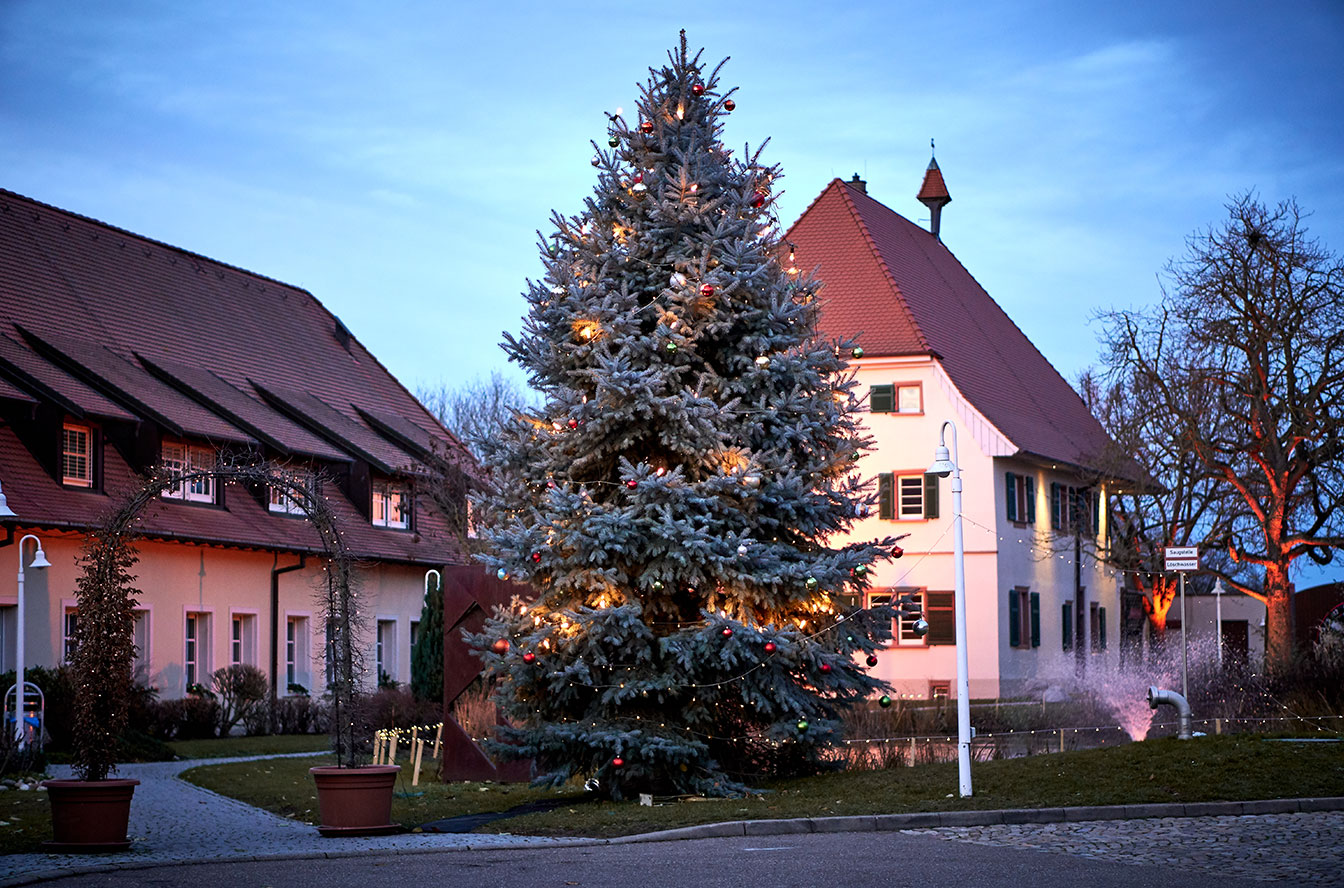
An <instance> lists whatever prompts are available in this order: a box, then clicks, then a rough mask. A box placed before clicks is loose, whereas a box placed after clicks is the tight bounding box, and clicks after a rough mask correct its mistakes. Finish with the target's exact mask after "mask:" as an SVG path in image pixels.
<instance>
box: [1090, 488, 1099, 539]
mask: <svg viewBox="0 0 1344 888" xmlns="http://www.w3.org/2000/svg"><path fill="white" fill-rule="evenodd" d="M1088 506H1089V507H1090V508H1089V511H1091V513H1092V536H1096V535H1097V534H1099V533H1101V491H1099V490H1093V491H1092V492H1091V493H1090V495H1089V496H1088Z"/></svg>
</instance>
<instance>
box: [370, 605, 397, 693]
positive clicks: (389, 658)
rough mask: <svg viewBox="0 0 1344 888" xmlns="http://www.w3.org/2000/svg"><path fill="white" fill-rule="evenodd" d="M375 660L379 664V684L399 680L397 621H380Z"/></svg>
mask: <svg viewBox="0 0 1344 888" xmlns="http://www.w3.org/2000/svg"><path fill="white" fill-rule="evenodd" d="M374 660H375V661H376V662H377V664H378V683H379V684H382V683H383V682H384V681H385V680H391V681H396V680H397V621H396V620H379V621H378V637H377V639H376V641H375V650H374Z"/></svg>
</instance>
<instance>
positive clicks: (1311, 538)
mask: <svg viewBox="0 0 1344 888" xmlns="http://www.w3.org/2000/svg"><path fill="white" fill-rule="evenodd" d="M1228 211H1229V217H1228V219H1227V221H1226V222H1224V223H1223V224H1222V225H1221V227H1218V228H1210V229H1209V230H1207V231H1205V232H1202V233H1200V234H1197V235H1195V236H1194V237H1192V238H1191V239H1190V242H1189V250H1188V253H1187V255H1186V257H1185V258H1184V259H1181V260H1179V261H1177V262H1174V263H1173V264H1172V265H1171V266H1170V267H1169V269H1168V279H1169V281H1170V286H1169V287H1168V288H1167V292H1166V293H1165V294H1164V298H1163V300H1162V302H1161V304H1160V305H1159V306H1157V307H1156V308H1154V309H1151V310H1147V311H1120V312H1114V313H1112V314H1110V315H1108V316H1107V321H1108V333H1107V336H1108V339H1109V342H1110V345H1111V347H1112V354H1111V371H1112V373H1114V374H1116V375H1117V378H1121V379H1131V380H1133V381H1134V384H1135V385H1136V386H1138V387H1139V388H1140V390H1141V391H1142V393H1143V400H1144V402H1145V403H1146V405H1148V406H1149V407H1150V408H1151V409H1152V410H1154V411H1155V412H1156V413H1158V414H1159V415H1162V416H1165V417H1167V420H1166V421H1168V422H1169V423H1170V426H1169V428H1170V434H1171V437H1172V438H1173V439H1174V440H1175V441H1177V442H1178V446H1179V450H1178V452H1179V455H1180V457H1181V458H1183V459H1189V460H1190V461H1191V462H1190V469H1191V472H1192V475H1191V477H1192V479H1198V481H1199V483H1212V484H1216V485H1218V487H1219V489H1220V490H1221V491H1222V492H1223V493H1225V495H1226V496H1225V499H1224V500H1222V502H1224V503H1225V504H1226V508H1227V509H1228V513H1227V517H1228V521H1229V527H1228V530H1227V533H1226V536H1225V539H1224V540H1222V541H1221V548H1223V550H1224V551H1225V552H1226V553H1227V555H1228V556H1229V557H1230V558H1231V559H1232V561H1233V562H1235V563H1236V564H1238V565H1242V566H1246V567H1249V568H1251V570H1252V572H1253V574H1255V575H1257V576H1258V577H1259V578H1261V580H1262V585H1261V588H1259V589H1257V588H1256V587H1255V585H1254V583H1253V582H1252V581H1248V580H1247V579H1246V578H1245V577H1244V576H1243V577H1242V578H1238V576H1237V575H1231V576H1228V577H1226V581H1227V582H1228V584H1229V585H1230V586H1232V587H1233V588H1235V589H1238V590H1240V591H1242V592H1245V593H1246V594H1248V595H1251V596H1252V597H1255V598H1257V599H1260V600H1262V601H1264V602H1265V605H1266V608H1267V612H1268V619H1267V635H1268V639H1267V645H1266V659H1267V662H1268V665H1269V668H1270V670H1271V671H1278V670H1280V669H1281V668H1282V667H1283V666H1284V665H1285V664H1286V663H1287V662H1288V660H1289V658H1290V657H1291V654H1292V648H1293V626H1292V602H1291V600H1290V588H1291V587H1290V576H1291V567H1292V564H1293V562H1294V561H1296V560H1297V559H1298V558H1301V557H1303V556H1307V557H1310V558H1312V559H1313V560H1315V561H1316V562H1318V563H1321V564H1325V563H1328V562H1329V561H1330V560H1331V559H1332V557H1333V555H1334V553H1335V550H1336V549H1338V548H1340V547H1344V509H1341V506H1344V471H1341V463H1340V456H1341V450H1342V448H1344V264H1342V263H1341V261H1340V259H1339V257H1338V256H1336V255H1334V254H1332V253H1331V252H1329V251H1328V250H1326V249H1325V248H1323V247H1322V246H1320V244H1319V243H1317V242H1316V241H1314V240H1311V239H1309V238H1308V236H1307V228H1306V225H1305V222H1304V214H1303V212H1302V210H1301V209H1300V208H1299V207H1298V205H1297V204H1296V202H1294V201H1291V200H1290V201H1286V202H1284V203H1281V204H1279V205H1277V206H1275V207H1272V208H1269V207H1266V206H1264V205H1263V204H1261V203H1260V202H1259V201H1258V200H1257V199H1256V198H1255V197H1254V196H1252V195H1243V196H1240V197H1237V198H1234V199H1233V201H1232V202H1231V203H1230V204H1229V205H1228ZM1157 480H1158V481H1159V482H1164V483H1166V482H1165V481H1164V479H1162V478H1159V479H1157Z"/></svg>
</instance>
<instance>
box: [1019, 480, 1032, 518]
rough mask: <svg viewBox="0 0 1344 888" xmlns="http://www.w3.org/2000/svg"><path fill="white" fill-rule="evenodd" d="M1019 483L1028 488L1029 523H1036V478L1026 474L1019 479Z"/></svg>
mask: <svg viewBox="0 0 1344 888" xmlns="http://www.w3.org/2000/svg"><path fill="white" fill-rule="evenodd" d="M1018 483H1020V484H1023V485H1025V486H1026V489H1027V523H1028V524H1035V523H1036V479H1035V478H1033V477H1031V476H1030V475H1024V476H1022V477H1021V478H1020V479H1018Z"/></svg>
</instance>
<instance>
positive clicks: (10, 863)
mask: <svg viewBox="0 0 1344 888" xmlns="http://www.w3.org/2000/svg"><path fill="white" fill-rule="evenodd" d="M263 757H273V756H245V757H240V758H233V759H209V760H207V761H181V762H152V763H147V764H139V765H122V766H120V767H119V768H118V769H117V773H116V776H117V777H130V778H134V779H136V780H139V781H140V785H139V786H137V787H136V788H135V798H134V800H133V801H132V802H131V822H130V828H129V830H128V832H129V836H130V839H131V848H130V850H129V851H124V852H122V853H120V854H12V855H8V856H4V857H0V885H9V884H26V883H28V882H31V881H32V880H33V878H34V877H37V876H39V875H47V876H50V875H57V874H62V873H76V872H88V871H90V870H96V869H105V868H108V867H127V868H129V867H138V866H146V865H157V864H162V863H181V862H186V861H199V860H221V861H222V860H256V859H259V858H280V857H324V856H333V855H336V854H341V855H346V854H357V853H364V852H373V851H403V852H405V851H430V850H440V851H442V850H452V849H463V848H487V847H490V848H497V847H521V846H524V845H526V846H536V845H543V846H544V845H561V844H572V843H573V842H572V840H565V839H548V838H536V837H525V836H507V835H475V834H471V835H451V834H431V833H409V834H403V835H395V836H376V837H368V838H344V837H343V838H339V839H326V838H323V837H322V836H320V835H318V832H317V829H316V828H315V827H313V826H310V825H308V824H306V823H296V822H295V821H293V820H287V819H285V818H283V817H280V816H277V815H275V814H272V813H270V812H269V811H263V810H261V809H260V808H254V807H252V806H251V805H247V804H244V803H243V802H239V801H237V800H235V799H230V798H225V797H224V796H221V795H218V794H216V793H213V792H210V791H209V790H207V789H201V788H200V787H199V786H193V785H192V784H190V783H187V782H186V781H185V780H181V779H178V776H177V775H178V774H181V773H182V772H183V771H185V770H187V769H188V768H193V767H195V766H197V765H203V764H221V763H223V762H228V761H247V760H249V759H252V758H263ZM68 771H69V769H68V768H66V769H62V768H60V767H52V768H51V772H52V776H54V777H68V776H70V775H69V773H68Z"/></svg>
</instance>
